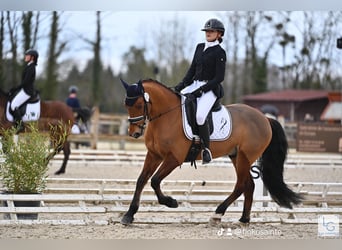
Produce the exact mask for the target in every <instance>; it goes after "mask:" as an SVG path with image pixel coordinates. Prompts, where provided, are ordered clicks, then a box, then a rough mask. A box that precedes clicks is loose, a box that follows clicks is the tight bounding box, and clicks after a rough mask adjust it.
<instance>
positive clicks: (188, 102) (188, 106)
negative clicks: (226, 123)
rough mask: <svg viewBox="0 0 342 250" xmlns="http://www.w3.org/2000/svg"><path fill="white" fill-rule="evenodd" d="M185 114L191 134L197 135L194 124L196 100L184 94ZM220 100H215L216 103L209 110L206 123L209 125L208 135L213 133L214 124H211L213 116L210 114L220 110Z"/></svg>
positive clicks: (195, 123)
mask: <svg viewBox="0 0 342 250" xmlns="http://www.w3.org/2000/svg"><path fill="white" fill-rule="evenodd" d="M185 97H186V99H185V113H186V118H187V121H188V124H189V125H190V127H191V130H192V133H193V134H194V135H198V125H197V122H196V115H195V114H196V110H197V98H194V96H192V95H191V94H186V95H185ZM221 108H222V106H221V100H220V99H217V100H216V102H215V103H214V105H213V107H212V108H211V110H210V112H209V114H208V116H207V119H206V120H207V122H208V125H209V133H210V134H212V133H213V131H214V123H213V116H212V112H216V111H219V110H221Z"/></svg>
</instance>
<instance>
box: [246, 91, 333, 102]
mask: <svg viewBox="0 0 342 250" xmlns="http://www.w3.org/2000/svg"><path fill="white" fill-rule="evenodd" d="M328 93H329V91H326V90H296V89H286V90H281V91H273V92H264V93H260V94H254V95H246V96H244V97H243V100H244V101H288V102H302V101H309V100H314V99H322V98H328Z"/></svg>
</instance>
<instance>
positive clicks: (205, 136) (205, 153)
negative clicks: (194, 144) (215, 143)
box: [198, 121, 212, 164]
mask: <svg viewBox="0 0 342 250" xmlns="http://www.w3.org/2000/svg"><path fill="white" fill-rule="evenodd" d="M198 132H199V136H200V138H201V140H202V142H203V144H204V149H203V150H202V164H207V163H209V162H211V159H212V156H211V152H210V149H209V143H210V139H209V126H208V122H207V121H206V122H205V123H204V124H203V125H200V126H198Z"/></svg>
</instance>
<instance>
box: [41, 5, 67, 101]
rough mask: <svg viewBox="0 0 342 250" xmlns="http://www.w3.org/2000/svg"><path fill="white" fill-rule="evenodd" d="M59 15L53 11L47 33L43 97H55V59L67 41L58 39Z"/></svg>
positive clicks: (56, 90)
mask: <svg viewBox="0 0 342 250" xmlns="http://www.w3.org/2000/svg"><path fill="white" fill-rule="evenodd" d="M60 15H61V14H59V13H58V12H57V11H53V12H52V15H51V25H50V33H49V47H48V51H47V55H48V57H47V58H48V59H47V64H46V78H45V81H44V82H45V85H44V95H43V98H46V99H56V97H57V94H58V63H57V60H58V58H59V56H60V55H61V54H62V52H63V51H64V50H65V48H66V45H67V41H60V40H59V35H60V33H61V30H62V28H61V26H60V25H59V20H60Z"/></svg>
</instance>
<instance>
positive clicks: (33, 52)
mask: <svg viewBox="0 0 342 250" xmlns="http://www.w3.org/2000/svg"><path fill="white" fill-rule="evenodd" d="M25 55H30V56H33V57H34V60H33V61H34V63H35V64H37V63H38V57H39V54H38V51H37V50H34V49H28V50H26V52H25Z"/></svg>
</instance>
